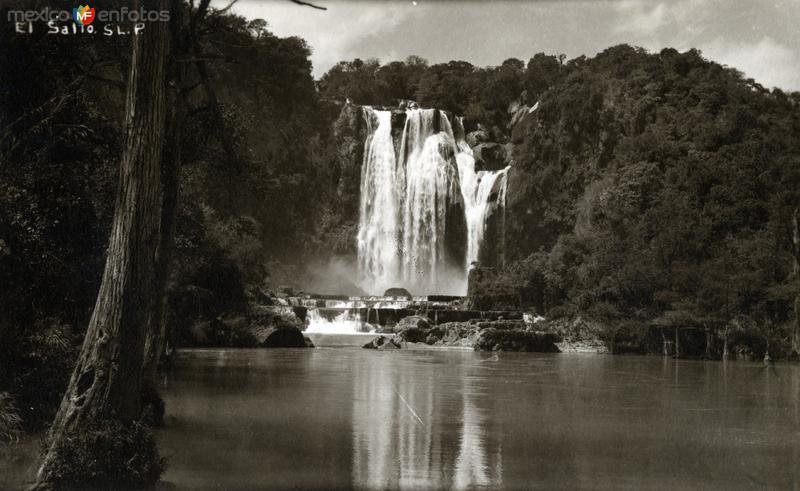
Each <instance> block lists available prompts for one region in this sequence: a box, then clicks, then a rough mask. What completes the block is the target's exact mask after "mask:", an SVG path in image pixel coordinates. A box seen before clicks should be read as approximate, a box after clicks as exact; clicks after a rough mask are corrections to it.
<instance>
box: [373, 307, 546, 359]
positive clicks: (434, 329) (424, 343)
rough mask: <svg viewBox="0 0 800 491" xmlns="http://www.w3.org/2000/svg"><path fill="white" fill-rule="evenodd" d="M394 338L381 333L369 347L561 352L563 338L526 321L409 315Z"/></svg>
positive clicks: (395, 330)
mask: <svg viewBox="0 0 800 491" xmlns="http://www.w3.org/2000/svg"><path fill="white" fill-rule="evenodd" d="M392 331H394V332H395V333H396V334H395V335H394V336H391V337H387V336H379V337H377V338H375V339H373V340H372V341H370V342H369V343H367V344H366V345H364V348H367V349H379V350H387V349H401V348H426V347H460V348H472V349H474V350H476V351H527V352H539V353H558V352H559V351H560V350H559V349H558V346H557V345H556V343H558V342H560V341H561V339H560V338H559V336H558V335H557V334H556V333H554V332H546V331H537V330H535V329H532V328H531V327H530V326H528V325H527V324H526V323H525V322H523V321H516V320H511V321H509V320H494V321H481V320H474V321H469V322H447V323H444V324H439V325H435V326H434V325H431V324H430V322H429V320H428V319H427V318H426V317H422V316H409V317H406V318H404V319H402V320H401V321H400V322H399V323H398V324H397V325H396V326H394V328H393V329H392Z"/></svg>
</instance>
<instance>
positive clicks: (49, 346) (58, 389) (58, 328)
mask: <svg viewBox="0 0 800 491" xmlns="http://www.w3.org/2000/svg"><path fill="white" fill-rule="evenodd" d="M13 347H14V353H13V355H12V356H11V357H10V359H9V369H8V370H9V372H8V373H9V374H11V381H10V382H9V385H8V387H9V390H10V392H11V393H12V394H13V395H14V397H15V399H16V400H17V402H18V405H19V406H18V407H19V412H20V415H21V416H22V418H23V423H24V425H25V427H26V429H28V430H37V429H41V428H43V427H44V426H45V425H47V424H48V423H49V422H50V421H52V419H53V417H54V416H55V413H56V410H57V409H58V404H59V403H60V402H61V397H62V395H63V393H64V390H65V389H66V387H67V384H68V383H69V377H70V373H72V367H73V365H74V364H75V360H76V358H77V355H78V339H76V337H75V335H74V334H73V333H72V329H71V328H70V326H65V325H59V324H58V323H57V321H55V320H54V319H44V320H43V321H41V322H40V323H38V324H37V325H36V326H35V329H34V330H33V333H32V334H31V335H30V336H29V337H27V336H26V337H21V338H17V340H16V341H15V342H14V343H13Z"/></svg>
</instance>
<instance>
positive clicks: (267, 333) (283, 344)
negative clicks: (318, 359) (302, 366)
mask: <svg viewBox="0 0 800 491" xmlns="http://www.w3.org/2000/svg"><path fill="white" fill-rule="evenodd" d="M253 334H254V336H255V338H256V342H257V344H258V346H259V347H262V348H305V347H306V340H305V338H304V337H303V333H302V332H300V330H299V329H297V328H294V327H266V328H263V327H261V328H256V329H253Z"/></svg>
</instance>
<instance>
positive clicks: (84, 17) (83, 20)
mask: <svg viewBox="0 0 800 491" xmlns="http://www.w3.org/2000/svg"><path fill="white" fill-rule="evenodd" d="M72 18H73V20H75V22H76V23H78V24H81V25H84V26H88V25H89V24H91V23H92V21H94V9H93V8H91V7H89V6H88V5H80V6H78V7H76V8H74V9H72Z"/></svg>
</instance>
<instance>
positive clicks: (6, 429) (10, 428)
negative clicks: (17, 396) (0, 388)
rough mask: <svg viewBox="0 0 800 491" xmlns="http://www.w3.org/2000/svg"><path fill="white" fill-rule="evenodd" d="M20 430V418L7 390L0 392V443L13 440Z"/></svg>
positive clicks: (17, 436) (15, 439) (16, 437)
mask: <svg viewBox="0 0 800 491" xmlns="http://www.w3.org/2000/svg"><path fill="white" fill-rule="evenodd" d="M21 432H22V418H21V417H20V415H19V411H17V406H16V404H14V399H13V398H12V397H11V395H10V394H8V393H7V392H0V445H2V444H3V443H10V442H15V441H17V439H18V438H19V434H20V433H21Z"/></svg>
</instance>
